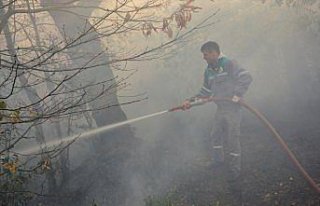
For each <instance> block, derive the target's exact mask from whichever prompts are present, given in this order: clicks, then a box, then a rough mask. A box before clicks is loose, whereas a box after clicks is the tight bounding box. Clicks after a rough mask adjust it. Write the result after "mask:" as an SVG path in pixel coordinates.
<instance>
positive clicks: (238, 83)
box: [183, 41, 252, 195]
mask: <svg viewBox="0 0 320 206" xmlns="http://www.w3.org/2000/svg"><path fill="white" fill-rule="evenodd" d="M201 52H202V53H203V58H204V60H206V61H207V63H208V66H207V69H206V70H205V72H204V82H203V86H202V88H201V90H200V92H199V94H197V95H196V96H195V97H193V98H191V99H189V100H186V101H185V102H184V104H183V107H184V109H188V108H190V102H192V101H194V100H195V99H196V98H198V97H209V96H214V97H224V98H225V97H226V98H229V99H231V100H232V101H216V104H217V111H216V114H215V118H214V125H213V129H212V132H211V139H212V143H213V145H212V147H213V163H214V165H216V166H217V165H225V166H226V167H225V168H226V170H227V171H226V172H227V179H228V182H229V186H230V188H231V189H232V190H233V191H232V192H233V193H238V194H241V189H240V185H241V184H240V170H241V148H240V139H239V136H240V121H241V106H240V104H238V102H239V101H240V99H241V98H242V97H243V95H244V94H245V93H246V91H247V90H248V87H249V85H250V83H251V82H252V77H251V75H250V74H249V72H248V71H246V70H244V69H242V68H240V67H239V66H238V65H237V63H236V62H234V61H231V60H230V59H229V58H228V57H226V56H224V55H222V54H221V52H220V48H219V45H218V44H217V43H216V42H212V41H209V42H207V43H205V44H203V45H202V47H201ZM236 195H237V194H236Z"/></svg>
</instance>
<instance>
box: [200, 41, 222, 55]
mask: <svg viewBox="0 0 320 206" xmlns="http://www.w3.org/2000/svg"><path fill="white" fill-rule="evenodd" d="M204 51H208V52H212V51H216V52H218V54H220V47H219V44H217V43H216V42H214V41H208V42H206V43H204V44H203V45H202V46H201V52H204Z"/></svg>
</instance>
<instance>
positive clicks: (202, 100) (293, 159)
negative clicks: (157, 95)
mask: <svg viewBox="0 0 320 206" xmlns="http://www.w3.org/2000/svg"><path fill="white" fill-rule="evenodd" d="M212 101H232V100H231V98H222V97H204V98H196V99H195V100H194V101H192V102H190V107H194V106H198V105H202V104H205V103H208V102H212ZM238 103H239V104H240V105H241V106H242V107H244V108H246V109H247V110H249V111H250V112H251V113H253V114H254V115H255V116H256V117H257V118H258V119H259V120H260V121H261V122H262V123H263V124H264V125H265V126H266V127H267V128H268V129H269V130H270V132H271V133H272V134H273V136H274V137H275V139H276V140H277V142H278V143H279V144H280V146H281V148H282V149H283V151H284V152H285V153H286V154H287V155H288V157H289V159H290V161H291V162H292V163H293V165H294V166H295V167H296V168H297V169H298V171H299V172H300V173H301V175H302V176H303V177H304V179H305V180H306V181H307V182H308V183H309V184H310V186H311V187H312V188H313V189H314V190H315V191H316V192H317V193H318V194H320V187H319V186H318V185H317V183H316V182H315V181H314V180H313V179H312V177H311V176H310V175H309V174H308V172H307V171H306V170H305V169H304V167H303V166H302V165H301V163H300V162H299V161H298V159H297V158H296V156H295V155H294V154H293V153H292V151H291V150H290V148H289V147H288V145H287V144H286V142H285V141H284V140H283V138H282V137H281V136H280V134H279V133H278V132H277V130H276V129H275V128H274V127H273V126H272V124H271V123H270V122H269V121H268V120H267V118H266V117H265V116H264V115H262V114H261V113H260V112H259V111H258V110H257V109H255V108H253V107H252V106H250V105H248V104H247V103H246V102H245V101H244V100H243V99H240V100H239V102H238ZM178 110H185V107H184V106H179V107H175V108H172V109H170V110H169V112H173V111H178Z"/></svg>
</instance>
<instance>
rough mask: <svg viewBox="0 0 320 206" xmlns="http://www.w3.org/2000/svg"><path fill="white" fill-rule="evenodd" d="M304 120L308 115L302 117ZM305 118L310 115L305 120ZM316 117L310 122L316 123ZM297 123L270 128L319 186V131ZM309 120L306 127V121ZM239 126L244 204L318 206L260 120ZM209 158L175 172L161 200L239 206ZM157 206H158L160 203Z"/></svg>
mask: <svg viewBox="0 0 320 206" xmlns="http://www.w3.org/2000/svg"><path fill="white" fill-rule="evenodd" d="M306 117H308V116H306ZM309 117H310V116H309ZM316 118H318V117H317V116H315V117H313V118H311V117H310V119H316ZM305 121H307V120H304V119H299V121H292V122H277V121H275V120H273V124H274V125H275V126H276V128H278V131H279V132H280V134H281V135H282V136H283V137H284V139H285V141H286V142H287V144H288V145H289V147H290V148H291V150H292V152H293V153H294V154H295V155H296V156H297V158H298V160H299V161H300V162H301V164H302V165H303V166H304V167H305V169H306V170H307V171H308V172H309V174H310V175H311V176H312V177H313V178H314V180H315V181H316V182H317V183H320V175H319V174H320V158H319V157H320V150H319V148H318V145H319V144H320V138H319V137H320V127H319V126H318V124H317V122H318V121H308V122H307V123H306V124H303V123H302V122H305ZM310 122H311V123H310ZM243 125H244V126H243V127H242V136H241V143H242V199H243V205H246V206H264V205H266V206H273V205H274V206H276V205H280V206H319V205H320V195H319V194H317V193H316V192H314V191H313V190H312V188H311V187H310V186H309V185H308V183H307V182H306V181H305V179H303V178H302V176H301V175H300V173H299V172H298V171H297V169H296V168H295V166H294V165H293V164H292V163H291V162H290V161H289V159H288V157H287V155H286V154H285V153H284V151H283V150H282V149H281V148H280V146H279V145H278V144H277V143H276V141H275V139H274V138H273V137H272V135H271V133H270V132H269V131H268V130H266V129H265V128H264V127H263V125H262V124H260V123H259V122H254V121H252V120H250V121H248V122H244V123H243ZM209 163H210V161H209V158H208V157H202V158H200V159H199V160H198V161H196V162H195V163H192V164H191V163H190V165H189V166H188V167H187V169H184V170H183V171H180V172H179V174H180V175H179V176H178V178H175V180H174V184H173V185H174V186H173V187H172V189H171V190H170V192H168V193H167V194H166V195H165V197H166V198H168V199H170V200H171V201H172V202H171V203H172V204H173V205H174V206H178V205H179V206H231V205H241V204H239V203H237V202H235V201H234V198H233V196H232V194H230V192H228V189H227V186H228V185H227V183H226V180H225V175H224V174H225V173H224V172H223V169H221V168H220V169H219V168H213V167H212V166H211V165H210V164H209ZM160 205H162V204H160Z"/></svg>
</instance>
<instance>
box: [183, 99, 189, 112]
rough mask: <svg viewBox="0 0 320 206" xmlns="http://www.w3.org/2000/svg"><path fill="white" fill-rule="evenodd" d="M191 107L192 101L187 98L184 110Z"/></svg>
mask: <svg viewBox="0 0 320 206" xmlns="http://www.w3.org/2000/svg"><path fill="white" fill-rule="evenodd" d="M190 107H191V104H190V101H189V100H185V101H184V102H183V104H182V109H183V110H187V109H190Z"/></svg>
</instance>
